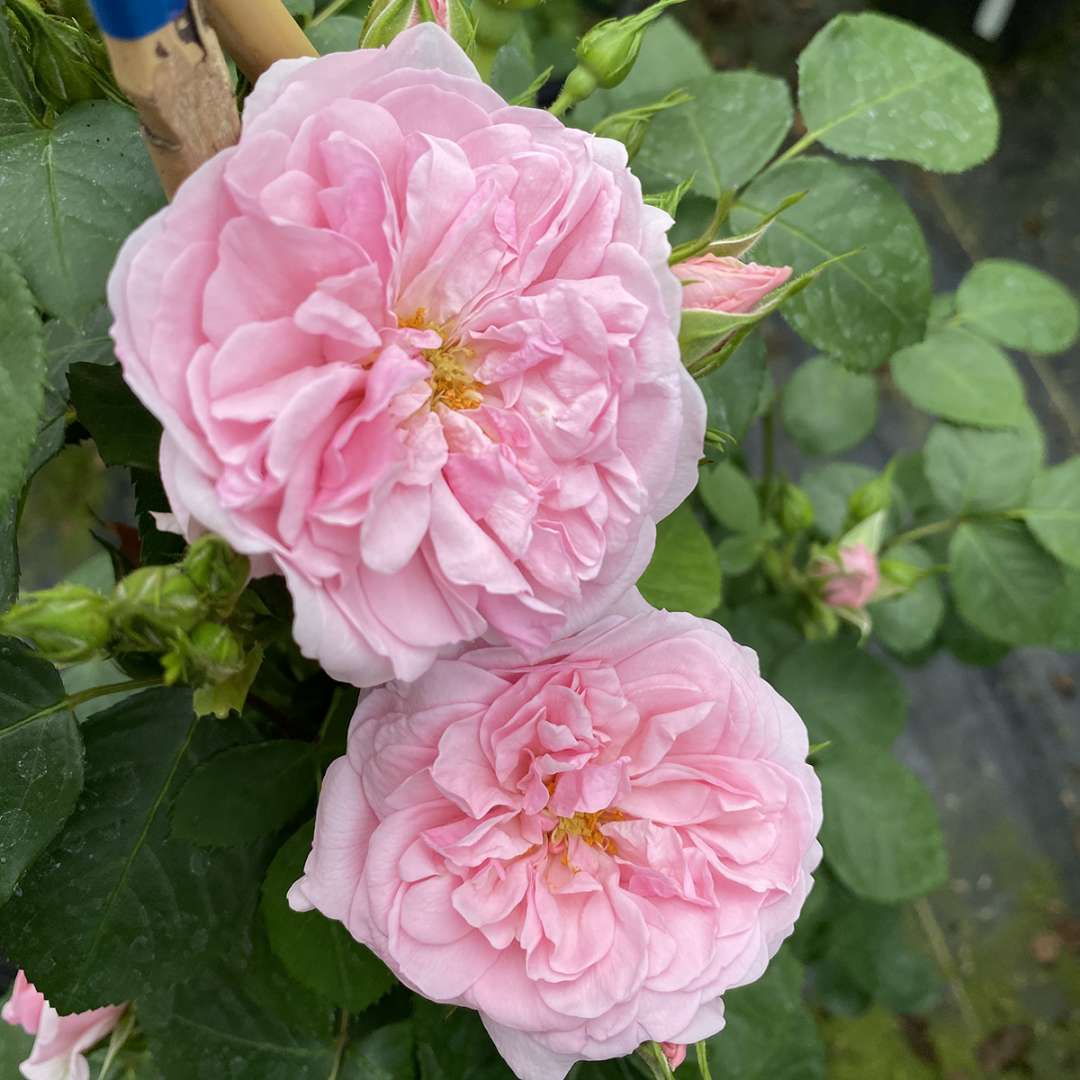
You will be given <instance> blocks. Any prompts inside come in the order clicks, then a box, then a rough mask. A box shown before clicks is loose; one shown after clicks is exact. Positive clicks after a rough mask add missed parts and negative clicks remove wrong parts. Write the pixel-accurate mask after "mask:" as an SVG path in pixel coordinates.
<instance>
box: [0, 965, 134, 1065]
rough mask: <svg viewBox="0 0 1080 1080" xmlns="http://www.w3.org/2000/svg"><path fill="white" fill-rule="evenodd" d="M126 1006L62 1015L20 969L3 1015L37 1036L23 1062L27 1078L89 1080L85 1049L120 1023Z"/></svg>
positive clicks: (11, 1022)
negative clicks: (84, 1054)
mask: <svg viewBox="0 0 1080 1080" xmlns="http://www.w3.org/2000/svg"><path fill="white" fill-rule="evenodd" d="M125 1008H126V1006H125V1005H107V1006H105V1007H104V1008H102V1009H91V1010H90V1011H89V1012H81V1013H73V1014H72V1015H70V1016H61V1015H60V1014H59V1013H58V1012H57V1011H56V1010H55V1009H54V1008H52V1006H51V1005H49V1003H48V1002H47V1001H46V1000H45V997H44V995H42V994H40V993H38V991H37V990H35V989H34V986H33V984H32V983H30V982H28V981H27V978H26V975H25V973H24V972H22V971H20V972H19V973H18V975H16V976H15V985H14V987H13V988H12V991H11V997H10V998H8V1001H7V1003H6V1004H5V1005H4V1008H3V1012H0V1018H2V1019H3V1020H4V1022H5V1023H8V1024H17V1025H18V1026H19V1027H21V1028H22V1029H23V1030H24V1031H25V1032H26V1034H27V1035H34V1036H36V1038H35V1040H34V1048H33V1050H31V1051H30V1056H29V1057H28V1058H27V1059H26V1060H25V1061H24V1062H23V1063H22V1064H21V1065H20V1066H19V1072H20V1073H22V1075H23V1076H24V1077H26V1080H89V1076H90V1066H89V1064H88V1063H87V1061H86V1058H85V1057H84V1056H83V1052H84V1051H86V1050H89V1049H91V1047H93V1046H94V1045H96V1044H97V1043H99V1042H101V1040H102V1039H104V1038H105V1036H106V1035H108V1034H109V1032H110V1031H112V1029H113V1028H114V1027H116V1025H117V1023H118V1022H119V1020H120V1017H121V1016H122V1015H123V1012H124V1009H125Z"/></svg>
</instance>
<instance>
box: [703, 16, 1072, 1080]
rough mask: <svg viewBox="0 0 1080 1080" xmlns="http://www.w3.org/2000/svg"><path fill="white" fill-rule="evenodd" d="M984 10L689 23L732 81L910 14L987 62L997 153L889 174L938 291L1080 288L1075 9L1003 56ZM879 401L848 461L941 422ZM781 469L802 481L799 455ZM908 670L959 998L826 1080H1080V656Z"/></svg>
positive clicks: (946, 961) (884, 1031)
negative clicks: (996, 281)
mask: <svg viewBox="0 0 1080 1080" xmlns="http://www.w3.org/2000/svg"><path fill="white" fill-rule="evenodd" d="M977 7H978V4H977V2H975V0H971V2H965V0H953V2H938V3H935V2H931V0H904V2H901V0H893V2H885V0H883V2H881V3H877V4H871V3H857V2H843V0H741V2H737V0H713V2H711V3H709V2H706V3H704V4H699V5H687V8H686V9H683V10H684V11H686V12H687V15H688V19H687V21H688V23H689V24H690V25H691V26H693V27H695V29H696V30H697V32H698V34H699V37H700V40H701V41H702V42H703V43H704V44H705V45H706V47H707V48H708V49H709V51H710V52H711V54H712V57H713V59H714V60H715V61H716V62H717V63H718V64H720V65H721V66H725V67H741V66H747V65H749V66H753V67H757V68H759V69H761V70H765V71H769V72H772V73H775V74H778V75H782V76H784V77H786V78H789V79H790V78H791V77H792V75H793V73H794V70H795V65H794V61H795V57H796V56H797V55H798V52H799V51H800V50H801V48H802V47H803V46H804V45H805V44H806V42H807V41H808V40H809V38H810V37H811V36H812V35H813V33H814V32H816V30H817V29H818V28H820V27H821V26H822V25H823V24H824V23H825V22H826V21H827V20H828V19H829V18H830V17H831V16H832V15H833V14H836V13H837V12H838V11H842V10H863V9H867V8H874V9H876V10H880V11H884V12H887V13H890V14H895V15H900V16H902V17H905V18H908V19H911V20H912V21H914V22H917V23H919V24H921V25H923V26H924V27H926V28H928V29H932V30H934V31H935V32H937V33H939V34H941V35H942V36H944V37H947V38H948V39H949V40H951V41H952V42H953V43H954V44H956V45H958V46H959V47H961V48H963V49H965V50H966V51H968V52H970V53H972V54H973V55H975V56H976V57H977V58H978V59H979V60H980V61H981V62H982V63H983V64H984V65H985V66H986V68H987V71H988V74H989V76H990V79H991V82H992V84H993V87H994V91H995V95H996V97H997V100H998V104H999V107H1000V109H1001V114H1002V137H1001V145H1000V149H999V151H998V153H997V155H996V156H995V157H994V158H993V159H992V160H991V161H990V162H988V163H987V164H985V165H983V166H981V167H980V168H978V169H976V170H974V171H972V172H969V173H965V174H963V175H960V176H945V177H938V176H930V175H928V174H925V173H922V172H921V171H920V170H918V169H915V168H909V167H907V166H887V167H885V168H884V171H885V172H886V173H887V174H888V176H889V177H890V179H891V180H892V181H893V182H894V183H895V184H897V186H898V187H900V188H901V190H903V192H904V194H905V195H906V197H907V198H908V200H909V201H910V202H911V204H912V205H913V207H914V209H915V211H916V213H917V214H918V216H919V219H920V221H921V222H922V225H923V228H924V230H925V233H926V237H927V241H928V243H929V245H930V249H931V253H932V259H933V266H934V284H935V291H936V292H946V291H951V290H953V289H954V288H955V287H956V285H957V283H958V282H959V280H960V278H961V277H962V276H963V275H964V273H965V272H966V271H967V270H968V268H969V267H970V266H971V263H972V261H973V260H974V259H977V258H984V257H988V256H996V257H1009V258H1015V259H1021V260H1024V261H1026V262H1029V263H1031V264H1033V265H1035V266H1038V267H1040V268H1042V269H1044V270H1046V271H1048V272H1049V273H1051V274H1053V275H1055V276H1056V277H1058V278H1059V279H1061V280H1062V281H1064V282H1065V283H1066V284H1068V285H1069V286H1070V287H1071V288H1072V289H1073V290H1074V291H1077V292H1080V80H1078V78H1077V70H1076V67H1077V60H1078V59H1080V3H1078V2H1076V0H1060V2H1055V0H1038V2H1033V0H1029V2H1024V0H1020V2H1019V3H1017V4H1016V5H1015V9H1014V11H1013V15H1012V18H1011V20H1010V23H1009V24H1008V26H1007V27H1006V31H1005V33H1004V34H1003V35H1002V37H1001V38H1000V39H999V40H998V41H997V42H994V43H986V42H983V41H981V40H980V39H978V38H977V37H975V36H974V35H973V33H972V32H971V27H972V23H973V18H974V13H975V9H976V8H977ZM769 344H770V353H771V356H772V358H773V361H774V363H775V365H776V371H777V374H778V375H782V373H783V372H784V370H785V369H786V368H788V367H789V366H790V365H791V364H792V363H793V361H794V360H795V359H797V357H798V356H800V355H802V354H803V353H804V351H805V350H804V347H803V346H802V345H801V343H799V342H798V340H797V339H795V338H794V337H793V335H791V334H790V333H788V332H787V331H786V329H785V328H784V327H782V326H777V327H775V328H774V329H773V330H772V337H771V339H770V342H769ZM1020 364H1021V367H1022V370H1023V373H1024V377H1025V380H1026V382H1027V387H1028V395H1029V401H1030V402H1031V405H1032V407H1033V408H1034V409H1035V411H1036V413H1037V414H1038V416H1039V418H1040V420H1041V422H1042V424H1043V425H1044V427H1045V429H1046V433H1047V439H1048V450H1049V457H1050V461H1051V462H1056V461H1060V460H1062V459H1063V458H1065V457H1067V456H1070V455H1072V454H1076V453H1080V348H1074V349H1073V350H1072V352H1071V353H1069V354H1066V355H1063V356H1060V357H1055V358H1052V359H1050V360H1045V359H1044V360H1034V361H1033V360H1031V359H1030V358H1027V359H1025V358H1020ZM882 406H883V407H882V414H881V420H880V422H879V425H878V427H877V429H876V431H875V432H874V434H873V435H872V436H871V437H870V438H869V439H868V440H867V441H866V442H865V443H863V444H862V445H861V446H859V447H858V448H856V450H855V451H853V452H852V453H851V454H849V455H847V456H848V457H849V458H850V459H851V460H854V461H861V462H864V463H866V464H869V465H874V466H879V467H880V466H881V465H883V464H884V463H885V462H886V461H887V460H888V459H889V458H890V457H891V456H892V455H893V454H894V453H895V452H896V451H898V450H910V449H912V448H914V447H916V446H918V445H921V443H922V441H923V439H924V438H925V434H926V431H927V429H928V428H929V424H930V422H929V420H928V419H927V418H926V417H923V416H921V415H919V414H917V413H916V412H915V411H914V410H912V409H911V408H910V407H908V406H907V405H906V404H905V403H904V402H903V401H902V400H901V399H900V398H899V397H898V395H897V394H896V393H895V392H894V391H892V389H891V388H889V387H886V388H885V394H884V397H883V402H882ZM780 460H781V462H783V463H784V464H785V465H786V466H787V467H788V469H789V471H790V472H792V473H793V474H794V475H797V474H798V469H799V466H798V456H797V454H796V453H795V452H794V450H793V448H792V447H790V446H783V447H781V452H780ZM901 674H902V677H903V679H904V682H905V685H906V687H907V690H908V693H909V696H910V701H911V712H910V719H909V729H908V732H907V734H906V735H905V736H904V739H903V742H902V745H901V754H902V756H903V757H905V758H906V759H907V761H908V762H909V763H910V764H911V765H912V767H913V768H915V769H916V771H917V772H918V773H919V774H920V776H921V777H922V778H923V780H924V781H925V782H926V783H927V785H928V786H929V787H930V789H931V791H932V792H933V794H934V797H935V799H936V801H937V804H938V806H939V808H940V809H941V812H942V817H943V821H944V825H945V829H946V833H947V839H948V845H949V851H950V856H951V882H950V886H949V887H948V888H947V889H946V890H944V891H943V893H942V894H940V895H938V896H936V897H934V898H933V900H932V902H931V904H929V905H921V909H920V924H921V925H920V929H921V931H922V932H923V934H924V936H925V937H926V939H927V944H928V946H929V947H930V948H931V950H932V951H934V952H935V953H936V954H937V956H938V959H939V962H940V963H941V964H942V966H943V967H944V969H945V971H946V972H947V974H948V976H949V981H950V983H951V992H950V993H949V994H947V995H946V997H945V999H944V1001H943V1005H942V1007H941V1009H940V1010H938V1012H937V1013H936V1014H935V1015H934V1016H932V1017H931V1018H930V1025H929V1035H930V1039H929V1045H927V1040H925V1039H923V1038H921V1037H919V1036H918V1034H917V1033H916V1034H915V1035H913V1032H912V1030H911V1028H910V1027H905V1025H894V1024H893V1022H892V1021H890V1020H888V1019H887V1018H885V1017H883V1016H880V1015H871V1016H870V1017H866V1018H863V1019H862V1020H859V1021H851V1022H847V1023H844V1022H838V1023H837V1024H835V1025H834V1026H833V1027H832V1028H831V1029H830V1030H831V1035H830V1080H832V1078H834V1077H835V1078H841V1077H842V1078H846V1077H849V1076H850V1077H852V1080H854V1078H855V1077H865V1078H867V1080H880V1078H890V1077H896V1078H897V1080H907V1078H908V1077H913V1078H914V1077H923V1076H926V1077H936V1076H943V1077H948V1078H950V1080H959V1078H960V1077H974V1076H980V1075H999V1074H1002V1073H1005V1074H1007V1075H1016V1076H1036V1077H1040V1078H1042V1077H1046V1078H1047V1080H1050V1078H1053V1080H1058V1078H1062V1080H1064V1078H1066V1077H1080V965H1078V964H1077V955H1078V953H1080V697H1078V696H1077V687H1078V685H1080V656H1078V655H1076V654H1073V655H1069V656H1063V655H1060V654H1056V653H1053V652H1050V651H1047V650H1038V649H1025V650H1021V651H1017V652H1014V653H1012V654H1010V655H1009V656H1008V657H1007V658H1006V659H1005V660H1004V661H1002V662H1001V663H1000V664H998V665H996V666H994V667H991V668H974V667H968V666H965V665H963V664H960V663H959V662H958V661H956V660H955V659H953V658H952V657H951V656H950V655H949V654H947V653H939V654H937V655H936V656H935V657H934V658H933V659H932V660H931V661H930V662H929V663H927V664H925V665H923V666H921V667H909V668H906V669H902V670H901ZM973 1056H974V1058H975V1062H974V1064H972V1061H971V1059H972V1057H973Z"/></svg>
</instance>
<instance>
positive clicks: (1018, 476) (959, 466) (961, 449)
mask: <svg viewBox="0 0 1080 1080" xmlns="http://www.w3.org/2000/svg"><path fill="white" fill-rule="evenodd" d="M1042 457H1043V440H1042V433H1041V432H1040V431H1039V429H1038V426H1037V425H1036V424H1035V422H1034V420H1029V421H1028V422H1027V423H1026V424H1025V425H1024V426H1023V427H1019V428H1012V429H1008V430H1004V431H980V430H978V429H974V428H962V427H953V426H952V425H951V424H938V425H936V426H935V427H934V428H933V430H932V431H931V432H930V435H929V437H928V438H927V440H926V450H925V461H926V479H927V480H928V481H929V484H930V487H931V489H932V491H933V493H934V498H935V499H936V500H937V502H938V503H939V505H941V506H942V507H943V508H944V509H946V510H948V511H949V512H950V513H953V514H968V513H972V512H980V511H982V512H985V511H992V510H1009V509H1012V508H1013V507H1016V506H1021V505H1023V503H1024V499H1025V497H1026V496H1027V492H1028V489H1029V488H1030V487H1031V481H1032V479H1033V478H1034V476H1035V473H1036V471H1037V470H1038V468H1039V465H1040V463H1041V462H1042Z"/></svg>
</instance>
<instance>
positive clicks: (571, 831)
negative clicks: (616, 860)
mask: <svg viewBox="0 0 1080 1080" xmlns="http://www.w3.org/2000/svg"><path fill="white" fill-rule="evenodd" d="M622 819H623V813H622V811H621V810H600V811H599V812H597V813H595V814H589V813H586V812H585V811H582V810H579V811H578V812H577V813H576V814H574V815H573V816H572V817H564V818H559V821H558V824H557V825H556V826H555V828H554V829H552V830H551V836H550V838H549V839H550V842H551V844H553V845H558V844H560V843H568V842H569V840H570V837H572V836H576V837H577V838H578V839H579V840H583V841H584V842H585V843H586V844H588V845H589V846H590V847H594V848H599V849H600V850H601V851H606V852H607V853H608V854H609V855H614V854H616V853H617V850H618V849H617V848H616V846H615V841H614V840H612V839H611V837H610V836H605V835H604V833H603V832H602V831H601V826H603V825H606V824H607V823H608V822H609V821H622Z"/></svg>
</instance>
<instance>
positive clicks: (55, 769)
mask: <svg viewBox="0 0 1080 1080" xmlns="http://www.w3.org/2000/svg"><path fill="white" fill-rule="evenodd" d="M0 686H2V687H3V695H2V697H0V774H2V775H3V776H4V783H3V784H2V785H0V855H2V856H3V857H2V858H0V904H3V903H5V902H6V901H7V900H8V898H9V897H10V896H11V893H12V890H13V889H14V888H15V884H16V882H17V881H18V880H19V878H20V877H21V875H22V874H23V873H24V872H25V871H26V869H27V867H29V866H30V864H31V863H32V862H33V861H34V859H35V858H36V857H37V856H38V855H39V854H40V853H41V851H42V850H43V849H44V847H45V846H46V845H47V844H48V843H49V842H50V841H51V840H52V839H53V837H54V836H56V834H57V833H58V832H59V831H60V829H61V827H62V826H63V824H64V822H65V821H67V819H68V816H69V815H70V814H71V811H72V810H73V809H74V808H75V802H76V800H77V799H78V797H79V792H80V791H82V784H83V750H82V739H81V738H80V737H79V726H78V724H77V723H76V722H75V715H74V713H73V712H72V711H71V709H70V708H66V707H65V705H64V686H63V683H61V681H60V676H59V675H58V674H57V673H56V670H55V669H54V668H53V666H52V664H49V663H47V662H46V661H44V660H42V659H40V658H39V657H37V656H35V655H34V654H33V653H31V652H29V651H28V650H27V649H25V648H24V647H23V646H21V645H19V644H18V643H17V642H15V641H12V640H11V639H10V638H0Z"/></svg>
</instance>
